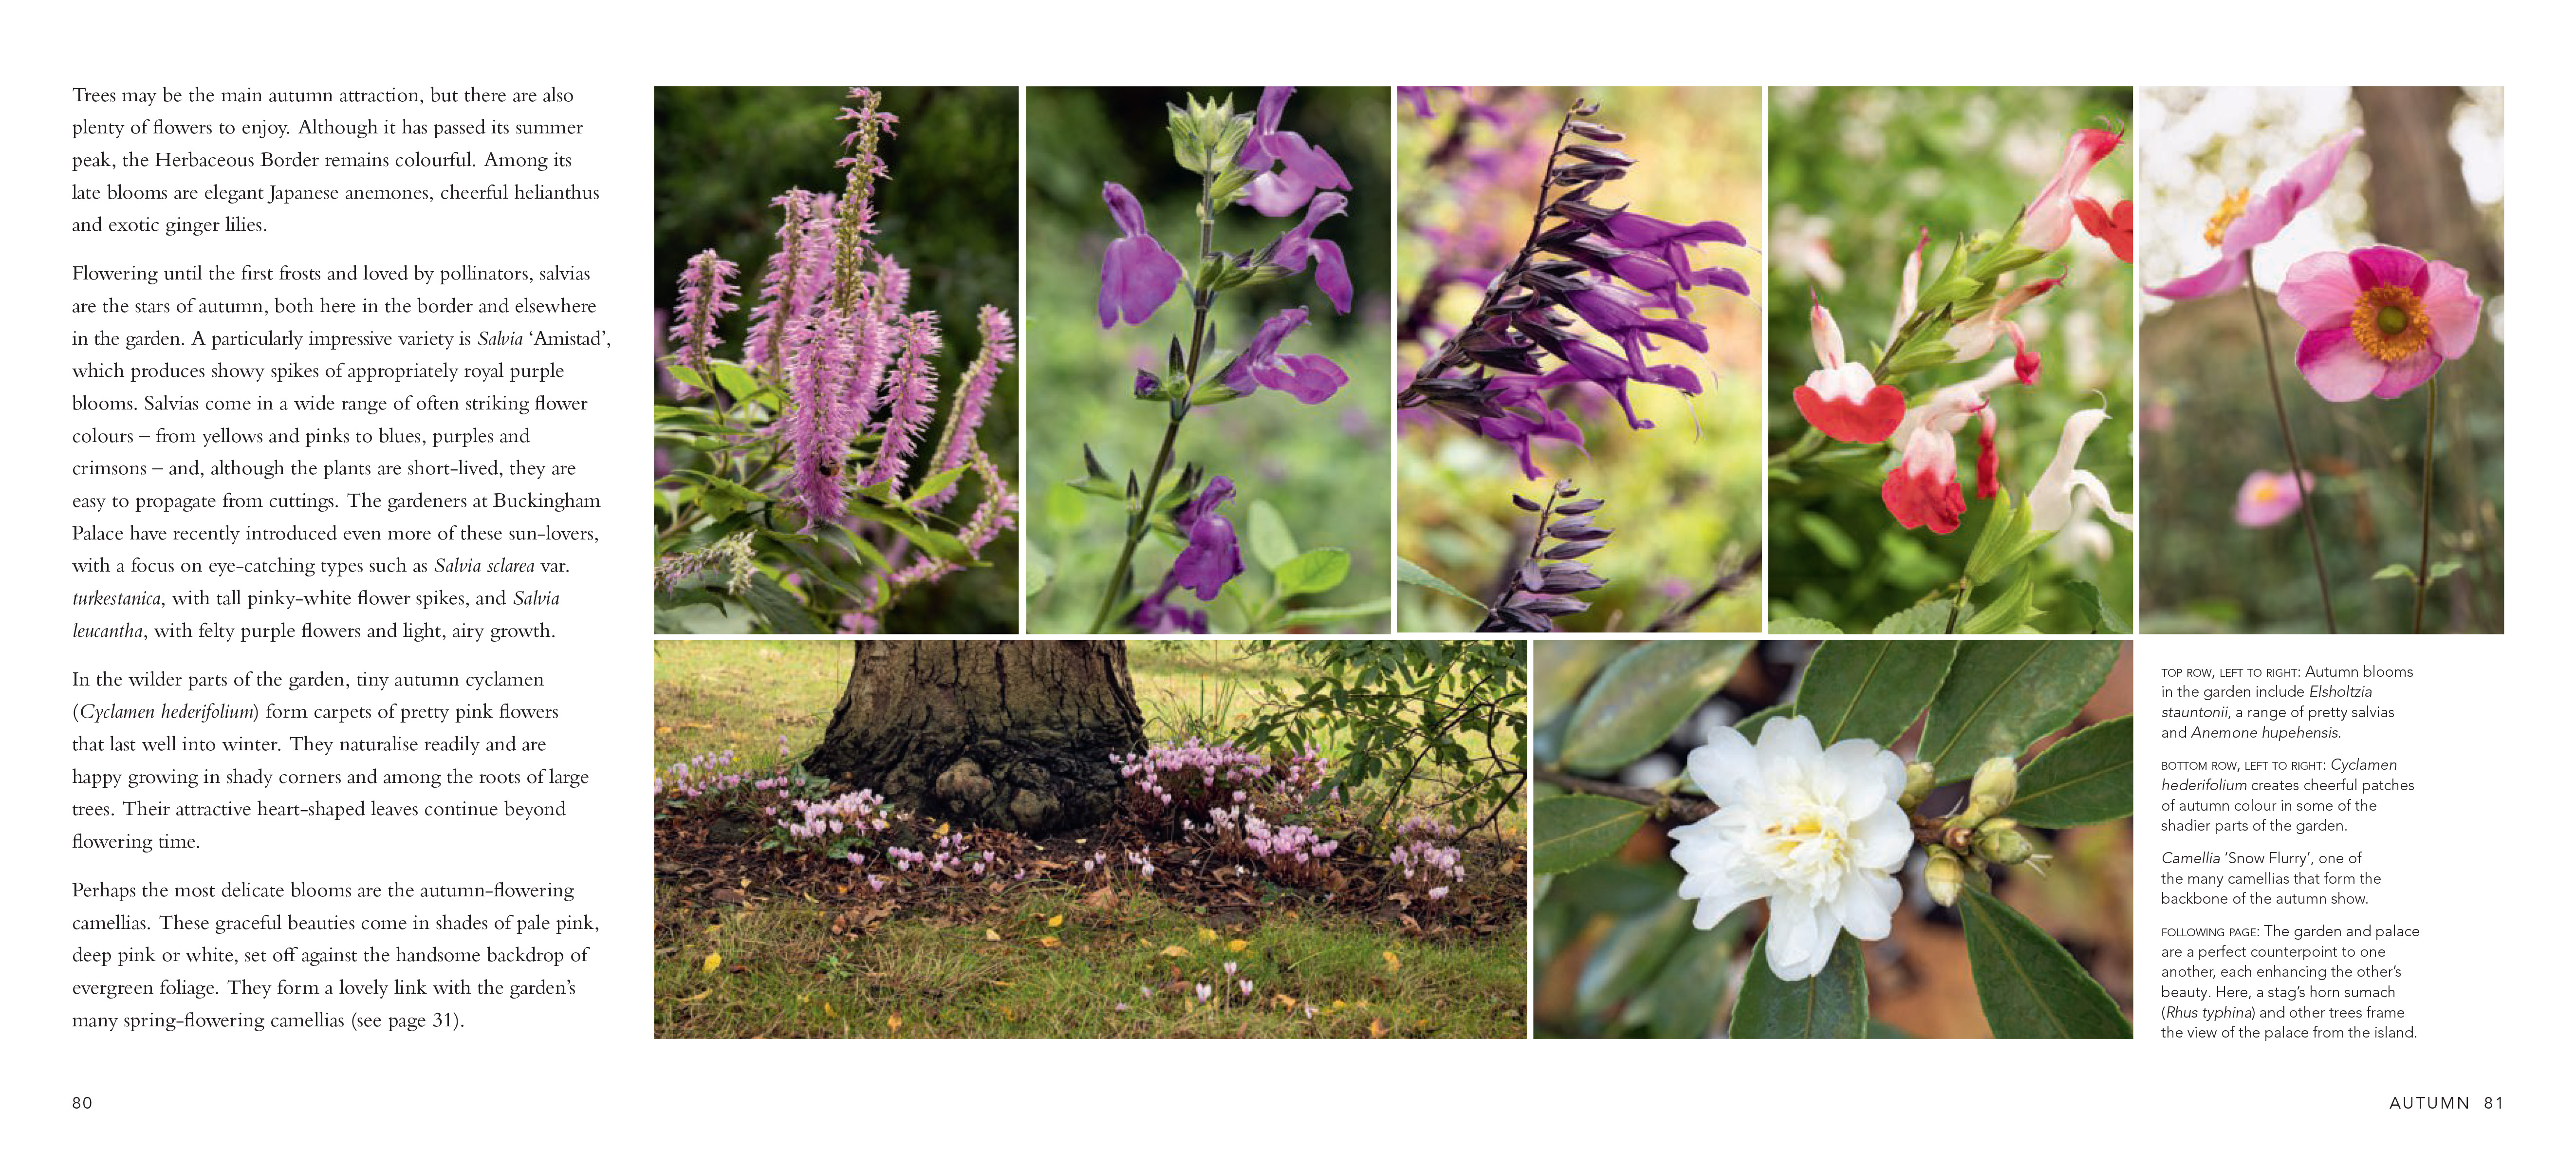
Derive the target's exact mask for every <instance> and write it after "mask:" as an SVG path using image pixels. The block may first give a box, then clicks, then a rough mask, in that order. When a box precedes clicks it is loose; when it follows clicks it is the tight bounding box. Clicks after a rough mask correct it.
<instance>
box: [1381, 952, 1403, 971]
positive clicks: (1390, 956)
mask: <svg viewBox="0 0 2576 1150" xmlns="http://www.w3.org/2000/svg"><path fill="white" fill-rule="evenodd" d="M1377 956H1378V957H1379V958H1383V959H1385V960H1386V971H1387V973H1388V974H1393V973H1395V972H1396V971H1399V970H1402V969H1404V962H1403V960H1401V959H1398V958H1397V957H1395V952H1394V951H1391V950H1381V951H1379V952H1377Z"/></svg>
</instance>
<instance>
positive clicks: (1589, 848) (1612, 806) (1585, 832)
mask: <svg viewBox="0 0 2576 1150" xmlns="http://www.w3.org/2000/svg"><path fill="white" fill-rule="evenodd" d="M1646 814H1647V811H1646V808H1645V807H1642V806H1639V805H1637V804H1636V803H1632V802H1629V801H1627V800H1626V799H1614V798H1611V797H1609V796H1607V795H1559V796H1557V797H1555V798H1552V799H1546V800H1543V801H1541V802H1540V803H1539V804H1538V806H1537V807H1536V808H1534V809H1533V811H1532V815H1531V817H1532V818H1533V820H1535V824H1536V829H1535V831H1534V833H1533V835H1532V837H1531V839H1530V870H1531V871H1533V872H1535V873H1537V874H1560V873H1563V872H1565V871H1570V870H1578V869H1581V868H1583V867H1587V866H1590V865H1592V864H1593V863H1597V862H1600V861H1601V860H1603V859H1606V858H1609V857H1610V856H1611V855H1614V854H1617V853H1619V848H1620V847H1623V846H1626V845H1627V843H1628V839H1629V838H1630V836H1633V835H1635V834H1636V833H1637V828H1638V827H1641V826H1644V825H1646Z"/></svg>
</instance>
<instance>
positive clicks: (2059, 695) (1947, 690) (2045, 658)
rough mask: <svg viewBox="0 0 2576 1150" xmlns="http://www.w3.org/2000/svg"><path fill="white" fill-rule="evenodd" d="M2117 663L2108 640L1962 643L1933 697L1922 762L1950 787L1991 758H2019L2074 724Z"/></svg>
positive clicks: (2116, 653) (2116, 648) (2117, 649)
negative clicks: (2051, 734)
mask: <svg viewBox="0 0 2576 1150" xmlns="http://www.w3.org/2000/svg"><path fill="white" fill-rule="evenodd" d="M2119 658H2120V645H2119V644H2118V643H2116V642H2113V641H2111V640H2107V639H2072V640H2056V641H2050V642H2015V641H2010V640H2001V641H1997V640H1987V641H1980V642H1969V643H1962V644H1960V646H1959V656H1958V658H1956V659H1954V660H1952V661H1951V664H1950V678H1949V681H1948V682H1945V683H1943V684H1942V685H1941V691H1940V693H1939V694H1937V695H1934V696H1933V697H1932V707H1931V710H1930V712H1929V714H1928V715H1927V716H1926V718H1925V720H1924V724H1923V749H1922V751H1921V752H1920V757H1921V758H1922V760H1923V761H1925V762H1928V763H1931V764H1932V766H1933V771H1934V775H1935V777H1936V778H1938V779H1939V780H1940V781H1942V782H1944V783H1948V782H1955V781H1957V780H1960V779H1964V778H1967V777H1968V776H1969V775H1971V774H1974V773H1976V770H1977V764H1979V763H1982V762H1984V761H1986V760H1987V759H1990V758H1993V757H1995V756H1997V755H2018V754H2020V753H2021V751H2022V748H2024V747H2027V746H2029V745H2031V744H2032V743H2034V742H2037V741H2038V740H2039V737H2040V736H2042V735H2045V734H2047V733H2049V732H2050V731H2054V730H2056V729H2058V728H2059V727H2063V726H2065V725H2066V724H2067V723H2068V722H2070V721H2072V720H2073V719H2074V718H2075V714H2076V712H2078V711H2080V710H2083V709H2084V703H2085V700H2088V699H2090V698H2092V697H2093V692H2095V691H2097V690H2100V689H2101V687H2102V680H2103V679H2104V678H2105V677H2106V676H2108V675H2110V673H2111V664H2113V663H2115V662H2117V661H2118V660H2119Z"/></svg>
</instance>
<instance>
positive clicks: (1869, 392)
mask: <svg viewBox="0 0 2576 1150" xmlns="http://www.w3.org/2000/svg"><path fill="white" fill-rule="evenodd" d="M1807 326H1808V330H1809V332H1810V333H1811V334H1812V336H1813V338H1814V340H1815V344H1816V360H1817V362H1819V363H1821V364H1823V365H1824V366H1822V367H1819V368H1817V369H1816V370H1815V371H1813V372H1810V373H1809V374H1808V375H1807V382H1806V383H1805V384H1804V385H1803V386H1801V387H1799V388H1798V389H1797V390H1796V391H1794V392H1792V393H1791V398H1793V399H1795V400H1796V401H1797V404H1798V414H1800V415H1803V416H1805V417H1807V422H1808V424H1810V425H1812V426H1813V427H1814V428H1815V429H1816V430H1817V431H1819V432H1822V433H1824V435H1825V437H1826V438H1828V439H1836V440H1840V441H1842V442H1844V443H1878V442H1881V441H1883V440H1885V439H1886V438H1887V437H1888V436H1889V435H1891V434H1893V433H1894V432H1895V431H1896V428H1897V425H1898V424H1900V423H1902V422H1903V421H1904V419H1905V393H1904V392H1902V391H1899V390H1897V389H1896V388H1895V387H1893V386H1891V385H1888V384H1884V383H1879V382H1878V381H1876V380H1874V379H1871V378H1870V375H1869V369H1868V368H1866V367H1863V366H1861V365H1860V364H1857V363H1851V362H1848V361H1846V360H1844V358H1843V332H1842V328H1840V327H1838V326H1836V325H1835V323H1834V316H1833V313H1832V312H1829V311H1826V310H1825V305H1823V304H1821V303H1818V304H1813V305H1811V306H1810V308H1809V309H1808V322H1807Z"/></svg>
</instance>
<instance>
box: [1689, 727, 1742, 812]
mask: <svg viewBox="0 0 2576 1150" xmlns="http://www.w3.org/2000/svg"><path fill="white" fill-rule="evenodd" d="M1684 763H1685V765H1684V768H1683V769H1684V771H1685V772H1686V773H1688V774H1689V775H1690V781H1691V782H1693V783H1696V784H1698V785H1699V789H1700V790H1701V792H1703V793H1705V794H1706V795H1708V797H1709V799H1710V801H1712V802H1715V803H1716V804H1717V805H1719V806H1721V807H1726V806H1733V805H1735V803H1736V802H1737V801H1738V796H1740V795H1742V794H1743V793H1744V791H1745V788H1747V787H1749V786H1751V785H1752V783H1753V781H1754V780H1755V779H1756V778H1758V777H1759V776H1760V775H1761V772H1762V766H1761V762H1760V760H1759V759H1757V758H1755V756H1754V751H1753V744H1752V742H1751V741H1749V740H1747V739H1746V738H1745V737H1744V736H1743V734H1741V733H1740V732H1738V731H1737V730H1736V729H1735V728H1733V727H1719V728H1718V729H1717V730H1716V731H1714V732H1711V733H1710V735H1709V737H1708V743H1707V745H1705V746H1702V747H1699V748H1697V749H1695V750H1693V751H1692V752H1691V753H1690V757H1689V758H1688V759H1686V760H1684Z"/></svg>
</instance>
